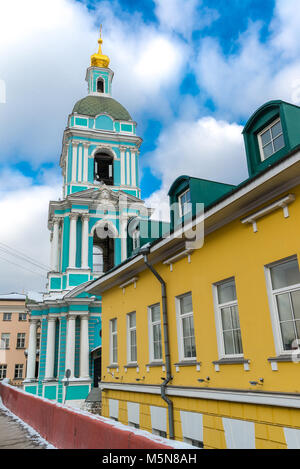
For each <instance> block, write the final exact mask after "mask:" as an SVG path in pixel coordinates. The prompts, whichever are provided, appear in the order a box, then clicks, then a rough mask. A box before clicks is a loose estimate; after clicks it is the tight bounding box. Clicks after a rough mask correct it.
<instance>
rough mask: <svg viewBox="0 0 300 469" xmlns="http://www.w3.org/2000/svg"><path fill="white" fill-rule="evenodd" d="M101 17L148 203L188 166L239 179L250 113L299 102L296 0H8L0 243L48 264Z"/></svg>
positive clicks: (0, 51) (1, 71)
mask: <svg viewBox="0 0 300 469" xmlns="http://www.w3.org/2000/svg"><path fill="white" fill-rule="evenodd" d="M16 11H18V15H16V13H15V12H16ZM100 23H102V24H103V40H104V44H103V51H104V53H106V54H107V55H109V57H110V59H111V62H110V67H111V68H112V70H113V71H114V72H115V77H114V81H113V97H114V98H115V99H117V100H119V101H120V102H121V103H122V104H123V105H124V106H125V107H126V108H127V109H128V110H129V112H130V114H131V115H132V116H133V118H134V119H135V120H136V121H137V123H138V129H137V130H138V134H139V135H140V136H141V137H142V138H143V141H144V142H143V145H142V147H141V159H140V168H141V188H142V197H143V198H144V199H146V202H147V204H148V205H151V206H154V207H158V206H160V205H161V202H162V200H165V201H167V192H168V188H169V187H170V184H171V183H172V181H173V180H174V179H175V178H176V177H177V176H179V175H180V174H183V173H184V174H191V175H194V176H198V177H203V178H206V179H213V180H219V181H223V182H229V183H233V184H237V183H239V182H240V181H241V180H243V179H245V178H246V177H247V168H246V164H245V154H244V146H243V140H242V135H241V132H242V127H243V125H244V124H245V122H246V121H247V119H248V118H249V117H250V115H251V114H252V113H253V112H254V111H255V110H256V109H257V108H258V107H259V106H260V105H261V104H263V103H264V102H266V101H268V100H271V99H283V100H286V101H289V102H293V103H295V104H300V41H299V30H300V9H299V1H298V0H264V1H259V0H242V1H241V0H226V1H224V0H184V1H183V0H143V1H130V0H110V1H108V0H43V1H42V2H41V1H40V0H26V1H24V0H16V1H15V2H1V4H0V80H2V83H5V85H6V103H5V104H4V103H0V142H1V152H0V215H2V219H3V216H5V219H6V226H4V225H3V224H2V230H1V228H0V242H1V241H2V242H7V243H8V242H9V243H10V244H13V245H14V246H15V247H16V248H19V249H20V250H22V251H26V252H28V254H29V255H32V256H33V257H39V258H41V259H42V260H43V262H46V261H47V256H48V255H49V232H48V231H47V210H48V202H49V199H57V198H58V197H60V196H61V185H62V182H61V174H60V168H59V165H58V162H59V157H60V152H61V144H62V135H63V130H64V128H65V125H66V122H67V117H68V115H69V113H70V112H71V111H72V108H73V105H74V104H75V102H76V101H77V100H78V99H80V98H82V97H83V96H85V95H86V93H87V87H86V83H85V71H86V68H87V67H88V66H89V61H90V55H91V54H93V53H94V52H95V51H96V49H97V38H98V31H99V25H100ZM0 83H1V82H0ZM0 96H1V94H0ZM14 212H17V213H18V216H19V220H18V224H17V229H16V222H15V216H14V215H13V213H14ZM159 215H160V214H159ZM159 215H158V216H159ZM3 265H4V264H3ZM0 269H1V259H0ZM8 277H9V276H8Z"/></svg>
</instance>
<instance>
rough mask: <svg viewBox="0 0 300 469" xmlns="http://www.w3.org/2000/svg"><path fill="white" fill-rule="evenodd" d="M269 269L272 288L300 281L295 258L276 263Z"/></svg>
mask: <svg viewBox="0 0 300 469" xmlns="http://www.w3.org/2000/svg"><path fill="white" fill-rule="evenodd" d="M270 270H271V278H272V286H273V289H274V290H277V289H278V288H284V287H288V286H289V285H296V284H298V283H300V272H299V266H298V261H297V259H295V260H292V261H288V262H284V263H282V264H280V265H276V266H275V267H272V268H271V269H270Z"/></svg>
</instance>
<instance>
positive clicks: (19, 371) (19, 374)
mask: <svg viewBox="0 0 300 469" xmlns="http://www.w3.org/2000/svg"><path fill="white" fill-rule="evenodd" d="M23 372H24V365H23V363H17V364H16V365H15V372H14V379H22V378H23Z"/></svg>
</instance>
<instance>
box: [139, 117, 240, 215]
mask: <svg viewBox="0 0 300 469" xmlns="http://www.w3.org/2000/svg"><path fill="white" fill-rule="evenodd" d="M241 132H242V127H241V126H239V125H237V124H235V123H233V124H230V123H228V122H225V121H222V120H216V119H214V118H213V117H203V118H201V119H198V120H197V121H178V122H176V123H174V124H173V125H172V126H171V127H170V128H168V129H167V130H165V131H164V132H162V134H161V135H160V137H159V139H158V145H157V148H156V150H155V151H154V152H153V153H151V154H149V155H147V160H148V163H149V165H150V167H151V169H152V171H153V173H154V174H155V175H156V176H158V177H161V178H162V188H161V189H160V190H159V191H157V192H155V193H154V194H152V195H151V196H150V197H149V198H148V199H147V201H146V202H147V204H148V205H149V206H151V207H154V208H157V209H158V210H159V213H160V214H162V216H163V218H164V219H165V218H166V215H167V210H166V208H165V207H163V208H161V204H162V202H163V201H167V192H168V190H169V188H170V186H171V184H172V182H173V181H174V180H175V179H176V178H177V177H178V176H181V175H183V174H185V175H188V176H193V177H199V178H203V179H209V180H213V181H217V182H225V183H229V184H238V183H239V182H241V181H242V180H243V179H246V178H247V174H248V173H247V166H246V155H245V150H244V144H243V138H242V134H241ZM155 218H159V216H158V215H157V214H155Z"/></svg>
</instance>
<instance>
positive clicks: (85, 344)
mask: <svg viewBox="0 0 300 469" xmlns="http://www.w3.org/2000/svg"><path fill="white" fill-rule="evenodd" d="M89 377H90V373H89V317H88V315H84V316H81V320H80V378H89Z"/></svg>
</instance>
